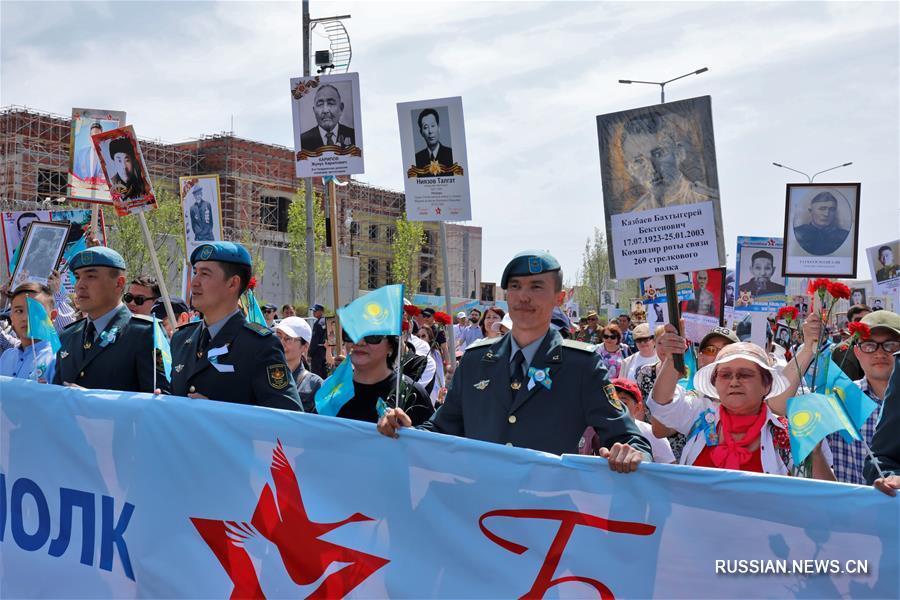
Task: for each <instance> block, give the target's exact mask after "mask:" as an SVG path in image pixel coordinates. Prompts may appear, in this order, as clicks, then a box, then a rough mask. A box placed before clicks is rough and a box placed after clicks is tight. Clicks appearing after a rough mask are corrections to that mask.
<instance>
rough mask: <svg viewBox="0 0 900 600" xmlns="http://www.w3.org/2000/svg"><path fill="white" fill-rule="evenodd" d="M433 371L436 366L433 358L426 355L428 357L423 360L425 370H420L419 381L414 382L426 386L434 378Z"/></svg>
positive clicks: (435, 369)
mask: <svg viewBox="0 0 900 600" xmlns="http://www.w3.org/2000/svg"><path fill="white" fill-rule="evenodd" d="M435 371H437V366H436V365H435V364H434V359H433V358H431V355H428V359H427V360H426V361H425V370H424V371H422V376H421V377H419V381H417V382H416V383H421V384H422V387H425V386H427V385H428V384H429V383H431V380H432V379H433V378H434V373H435Z"/></svg>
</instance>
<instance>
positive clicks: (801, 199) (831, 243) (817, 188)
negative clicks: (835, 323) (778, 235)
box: [782, 183, 861, 279]
mask: <svg viewBox="0 0 900 600" xmlns="http://www.w3.org/2000/svg"><path fill="white" fill-rule="evenodd" d="M860 187H861V185H860V184H859V183H789V184H787V191H786V197H785V214H784V254H783V255H782V273H783V274H784V276H785V277H846V278H849V279H855V278H856V258H857V245H858V244H857V241H858V239H859V199H860Z"/></svg>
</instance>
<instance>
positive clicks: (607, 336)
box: [603, 334, 619, 340]
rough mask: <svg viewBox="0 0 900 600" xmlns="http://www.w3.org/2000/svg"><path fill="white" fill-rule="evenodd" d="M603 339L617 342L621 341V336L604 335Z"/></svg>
mask: <svg viewBox="0 0 900 600" xmlns="http://www.w3.org/2000/svg"><path fill="white" fill-rule="evenodd" d="M603 339H604V340H617V339H619V336H617V335H608V334H603Z"/></svg>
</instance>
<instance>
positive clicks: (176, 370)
mask: <svg viewBox="0 0 900 600" xmlns="http://www.w3.org/2000/svg"><path fill="white" fill-rule="evenodd" d="M183 368H184V365H175V372H176V373H181V370H182V369H183Z"/></svg>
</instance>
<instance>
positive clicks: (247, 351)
mask: <svg viewBox="0 0 900 600" xmlns="http://www.w3.org/2000/svg"><path fill="white" fill-rule="evenodd" d="M191 265H192V266H193V269H194V271H193V273H194V274H193V277H192V278H191V294H192V304H193V306H194V308H196V309H197V310H199V311H200V312H202V313H203V320H202V321H194V322H191V323H185V324H184V325H182V326H181V327H179V328H178V329H177V330H176V331H175V335H173V336H172V343H171V348H172V393H173V394H176V395H178V396H187V397H189V398H209V399H212V400H220V401H222V402H236V403H239V404H251V405H255V406H267V407H269V408H281V409H285V410H303V409H302V408H301V404H300V397H299V396H298V395H297V387H296V386H295V384H294V378H293V377H292V376H291V371H290V369H288V366H287V361H286V360H285V358H284V349H283V348H282V346H281V342H279V341H278V338H277V337H275V336H274V335H273V334H272V330H271V329H268V328H267V327H263V326H261V325H257V324H256V323H251V322H249V321H247V320H246V319H245V318H244V315H243V313H241V310H240V307H239V305H238V301H239V299H240V296H241V294H243V293H244V291H246V289H247V285H248V284H249V282H250V276H251V272H252V261H251V260H250V254H249V253H248V252H247V250H246V249H245V248H244V247H243V246H241V245H240V244H235V243H233V242H211V243H208V244H203V245H202V246H198V247H197V248H196V249H195V250H194V251H193V252H192V253H191Z"/></svg>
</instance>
